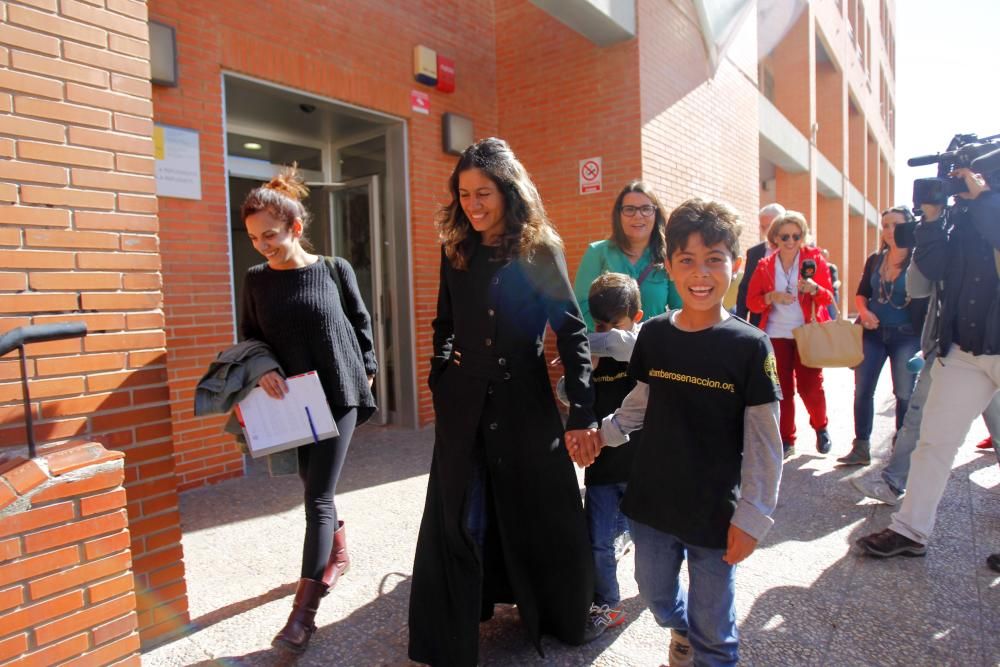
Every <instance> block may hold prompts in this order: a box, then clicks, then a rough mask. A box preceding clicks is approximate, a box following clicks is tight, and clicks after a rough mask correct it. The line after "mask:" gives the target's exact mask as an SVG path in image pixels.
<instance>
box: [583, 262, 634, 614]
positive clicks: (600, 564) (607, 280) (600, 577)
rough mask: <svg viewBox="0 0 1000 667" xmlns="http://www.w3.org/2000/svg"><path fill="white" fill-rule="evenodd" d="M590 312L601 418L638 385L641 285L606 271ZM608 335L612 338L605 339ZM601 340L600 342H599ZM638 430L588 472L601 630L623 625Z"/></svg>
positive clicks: (591, 294) (594, 285)
mask: <svg viewBox="0 0 1000 667" xmlns="http://www.w3.org/2000/svg"><path fill="white" fill-rule="evenodd" d="M587 301H588V305H589V306H590V314H591V317H593V319H594V329H595V331H596V333H593V334H590V338H591V340H593V341H594V343H595V345H594V347H592V350H594V351H596V352H597V353H598V354H602V353H604V354H608V355H611V356H600V361H599V362H598V363H597V364H596V367H595V368H594V373H593V375H592V376H591V381H592V382H593V383H594V412H595V414H596V416H597V418H598V419H601V418H603V417H605V416H607V415H610V414H611V413H613V412H614V411H615V410H616V409H617V408H618V406H620V405H621V404H622V400H623V399H624V398H625V397H626V396H627V395H628V393H629V392H630V391H631V390H632V388H633V387H635V380H633V379H632V378H630V377H629V376H628V359H630V358H631V356H632V348H633V347H634V346H635V341H636V336H637V335H638V332H639V329H640V324H639V322H640V321H641V320H642V308H641V304H640V295H639V284H638V283H637V282H636V281H635V279H634V278H632V277H630V276H627V275H625V274H623V273H602V274H601V275H600V276H598V277H597V278H596V279H595V280H594V282H593V283H591V285H590V292H589V294H588V299H587ZM609 336H612V337H614V340H613V341H612V340H607V339H608V338H609ZM598 342H600V344H596V343H598ZM638 435H639V432H638V431H635V432H633V433H632V434H631V435H630V437H629V442H628V443H626V444H625V445H623V446H621V447H616V448H614V449H612V450H609V451H607V452H605V453H604V456H601V457H600V458H598V459H597V461H595V462H594V464H593V465H592V466H590V467H588V468H587V471H586V473H584V483H585V484H586V486H587V492H586V495H585V497H584V508H585V509H586V512H587V525H588V528H589V530H590V547H591V550H592V551H593V553H594V604H593V606H592V607H591V609H590V622H591V623H592V624H594V625H595V626H598V627H597V628H596V630H597V631H603V630H604V629H605V628H613V627H616V626H619V625H621V624H622V623H623V622H624V621H625V610H624V609H622V607H621V592H620V590H619V587H618V562H617V559H616V558H615V539H616V537H617V536H618V535H619V533H620V532H621V531H620V525H621V523H622V521H621V519H622V517H621V510H620V504H621V500H622V496H623V495H624V494H625V486H626V482H628V478H629V474H630V473H631V471H632V458H633V455H634V453H635V450H636V448H637V447H638V446H639V442H638Z"/></svg>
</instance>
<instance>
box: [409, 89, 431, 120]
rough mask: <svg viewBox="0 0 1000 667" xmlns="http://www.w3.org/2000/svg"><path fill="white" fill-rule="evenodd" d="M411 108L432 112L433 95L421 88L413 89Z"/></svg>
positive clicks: (423, 112) (411, 92) (424, 112)
mask: <svg viewBox="0 0 1000 667" xmlns="http://www.w3.org/2000/svg"><path fill="white" fill-rule="evenodd" d="M410 110H411V111H416V112H417V113H422V114H429V113H430V112H431V96H430V95H428V94H427V93H425V92H423V91H420V90H411V91H410Z"/></svg>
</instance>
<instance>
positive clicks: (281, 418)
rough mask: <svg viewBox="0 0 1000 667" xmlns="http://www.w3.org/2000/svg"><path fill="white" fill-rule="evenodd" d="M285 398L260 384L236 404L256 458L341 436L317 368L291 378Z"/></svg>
mask: <svg viewBox="0 0 1000 667" xmlns="http://www.w3.org/2000/svg"><path fill="white" fill-rule="evenodd" d="M285 382H286V383H287V384H288V393H286V394H285V397H284V398H281V399H278V398H271V397H270V396H268V395H267V393H266V392H265V391H264V390H263V389H261V388H260V387H257V388H256V389H254V390H253V391H251V392H250V393H249V394H247V396H246V398H244V399H243V400H242V401H240V402H239V404H238V405H237V406H236V415H237V417H238V418H239V420H240V424H241V425H242V426H243V434H244V435H245V436H246V440H247V447H248V448H249V450H250V455H251V456H253V457H254V458H259V457H261V456H266V455H267V454H273V453H274V452H280V451H282V450H285V449H291V448H292V447H298V446H300V445H305V444H309V443H311V442H316V441H319V440H325V439H326V438H332V437H335V436H337V435H339V431H337V424H336V422H334V421H333V413H332V412H330V406H329V405H328V404H327V402H326V394H325V393H324V392H323V385H322V384H320V381H319V375H317V374H316V371H309V372H308V373H303V374H302V375H294V376H292V377H290V378H287V379H286V380H285Z"/></svg>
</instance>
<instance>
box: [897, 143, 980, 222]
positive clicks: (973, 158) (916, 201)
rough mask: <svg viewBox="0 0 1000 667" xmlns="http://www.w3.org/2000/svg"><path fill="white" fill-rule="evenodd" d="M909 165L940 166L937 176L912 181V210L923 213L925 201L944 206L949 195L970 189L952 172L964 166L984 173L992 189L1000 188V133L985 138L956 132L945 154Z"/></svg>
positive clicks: (911, 161) (912, 159) (932, 156)
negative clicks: (952, 174)
mask: <svg viewBox="0 0 1000 667" xmlns="http://www.w3.org/2000/svg"><path fill="white" fill-rule="evenodd" d="M906 164H908V165H909V166H911V167H920V166H923V165H927V164H937V166H938V174H937V177H935V178H918V179H917V180H915V181H914V182H913V212H914V213H915V214H916V215H922V213H921V210H920V207H921V206H922V205H923V204H935V205H937V206H945V205H947V203H948V199H949V198H950V197H952V196H954V195H957V194H960V193H962V192H967V191H968V188H967V187H966V185H965V180H964V179H962V178H959V177H957V176H950V175H949V174H951V173H952V172H953V171H955V170H956V169H959V168H961V167H968V168H969V169H971V170H972V171H974V172H977V173H980V174H982V175H983V178H985V179H986V182H987V183H988V184H989V186H990V188H991V189H997V188H1000V134H995V135H993V136H991V137H985V138H983V139H980V138H979V137H977V136H976V135H975V134H956V135H955V136H954V138H952V140H951V143H949V144H948V150H947V151H945V152H944V153H936V154H934V155H921V156H919V157H914V158H910V159H909V160H907V161H906Z"/></svg>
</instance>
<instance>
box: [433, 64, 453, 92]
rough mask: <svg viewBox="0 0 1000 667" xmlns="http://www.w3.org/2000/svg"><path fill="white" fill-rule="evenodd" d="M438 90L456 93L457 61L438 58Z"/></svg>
mask: <svg viewBox="0 0 1000 667" xmlns="http://www.w3.org/2000/svg"><path fill="white" fill-rule="evenodd" d="M437 89H438V90H440V91H441V92H442V93H453V92H455V61H454V60H452V59H451V58H445V57H444V56H438V57H437Z"/></svg>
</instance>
